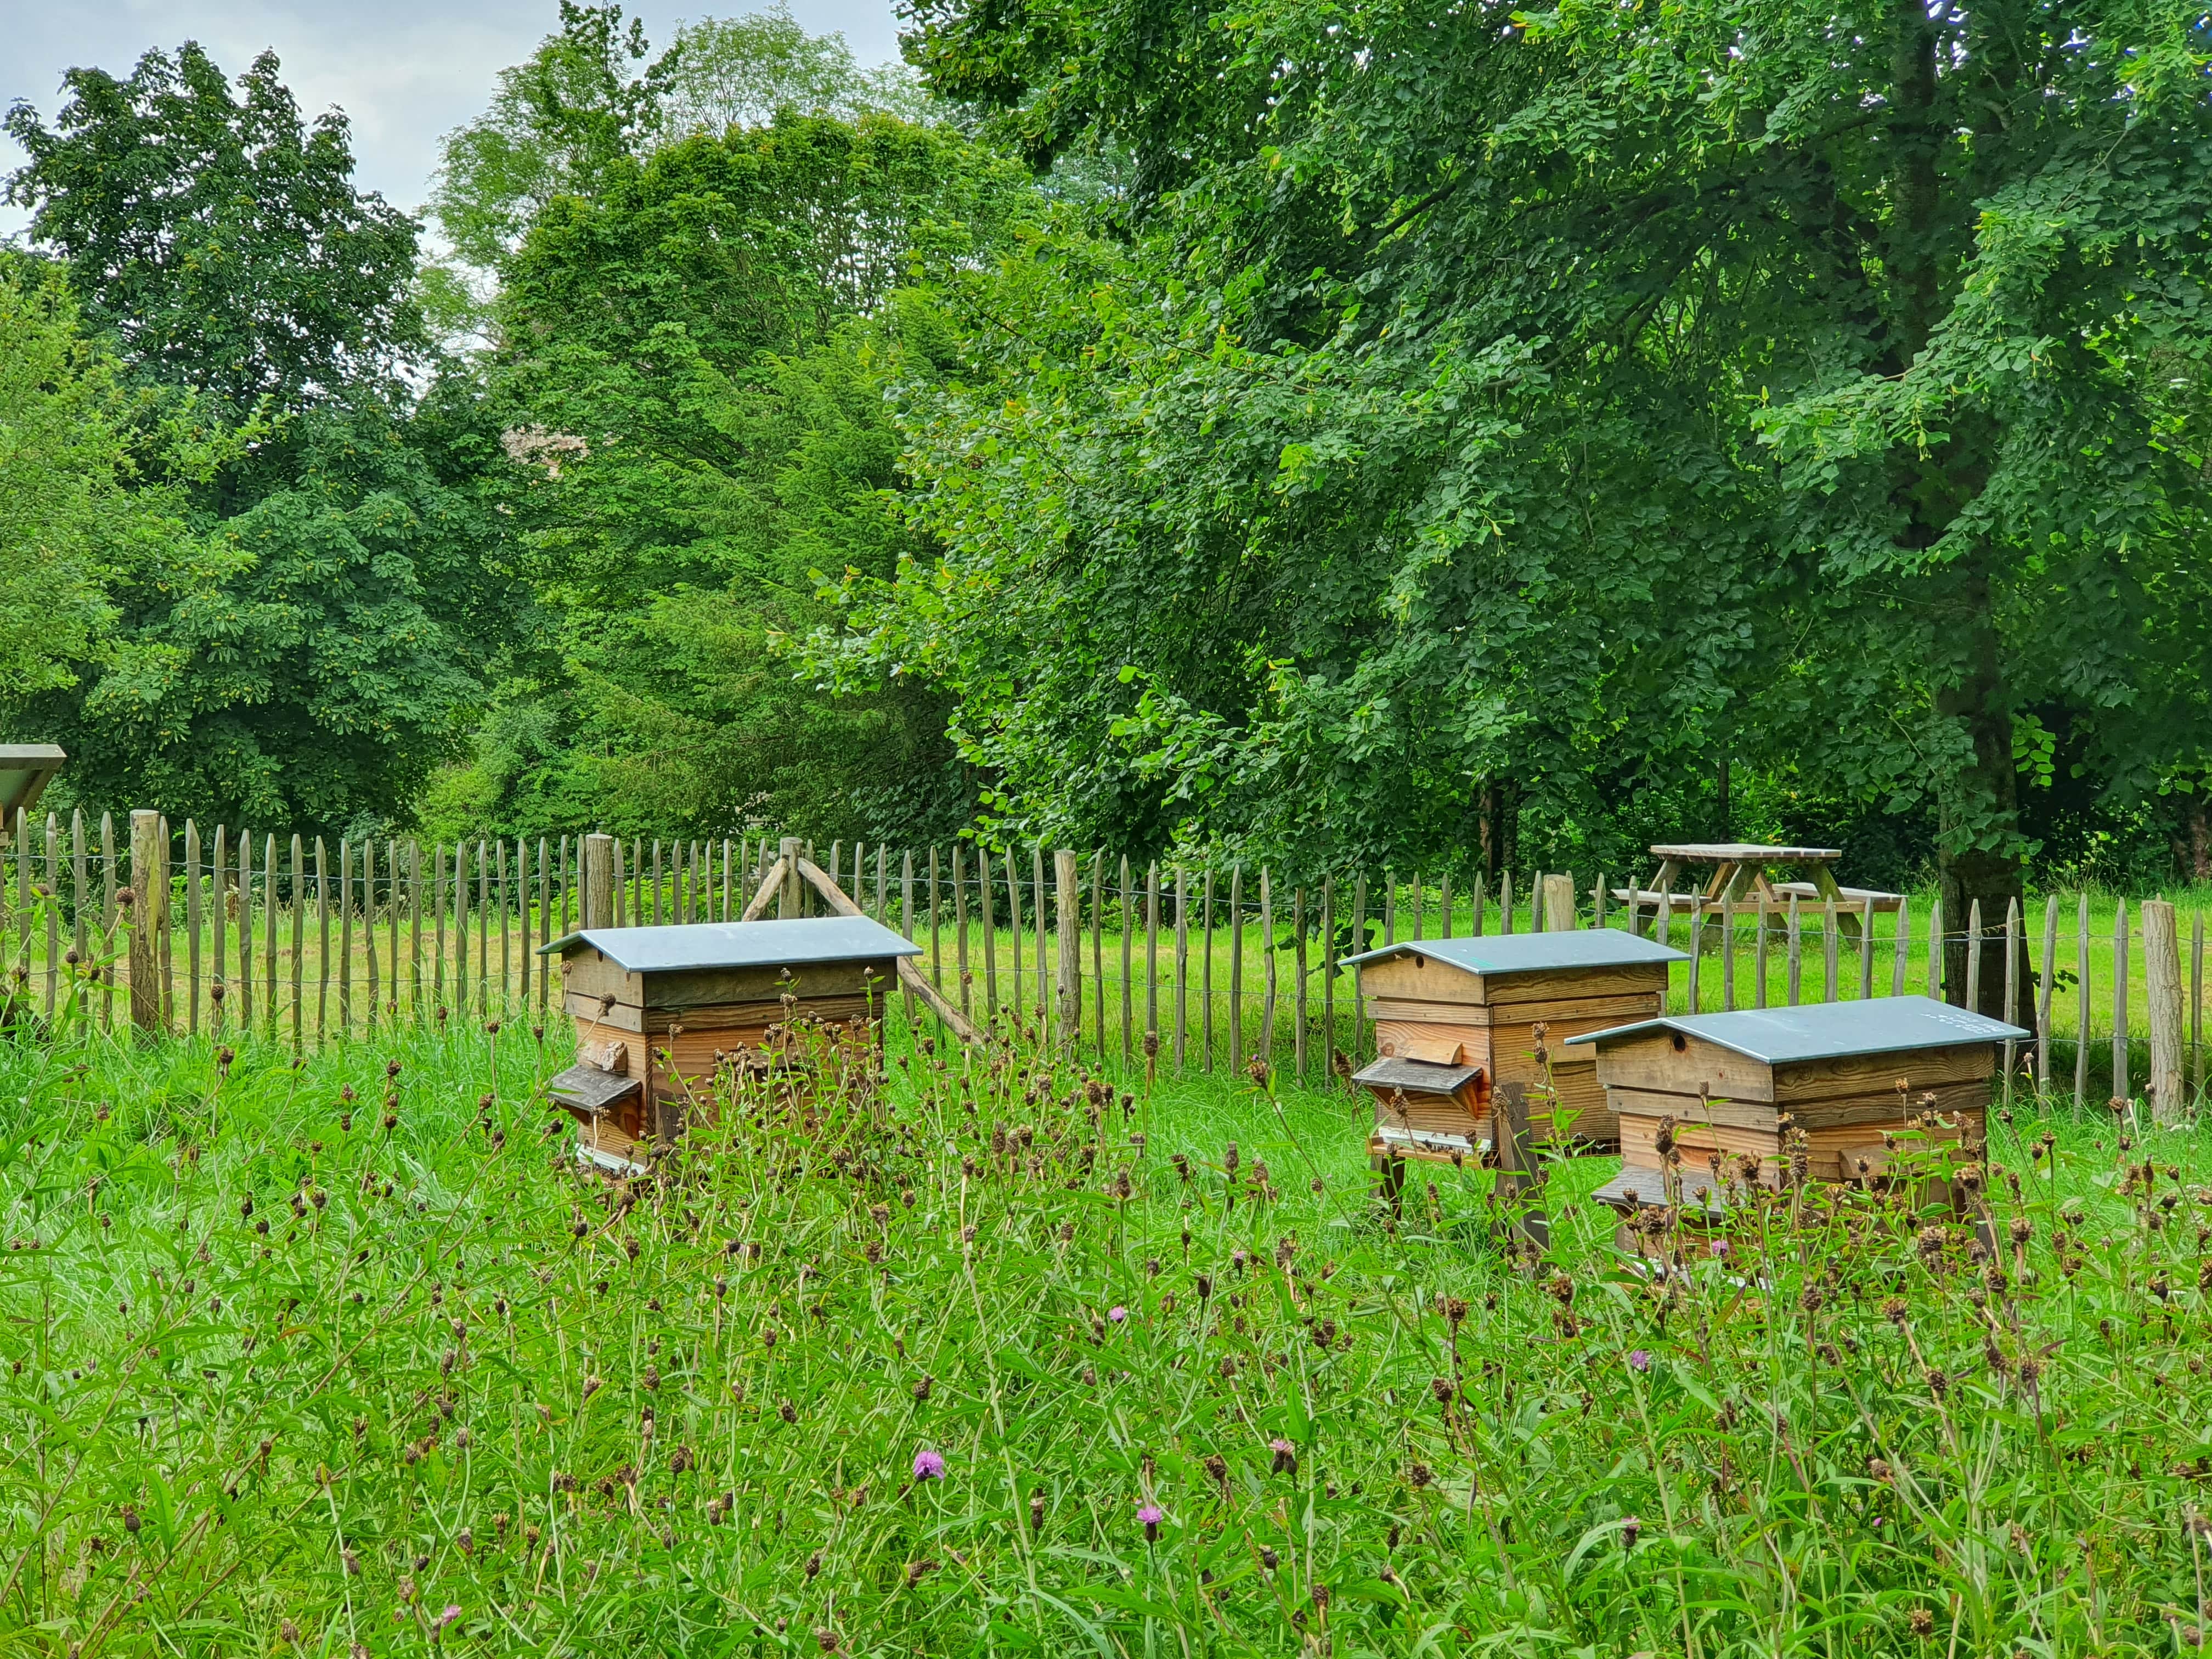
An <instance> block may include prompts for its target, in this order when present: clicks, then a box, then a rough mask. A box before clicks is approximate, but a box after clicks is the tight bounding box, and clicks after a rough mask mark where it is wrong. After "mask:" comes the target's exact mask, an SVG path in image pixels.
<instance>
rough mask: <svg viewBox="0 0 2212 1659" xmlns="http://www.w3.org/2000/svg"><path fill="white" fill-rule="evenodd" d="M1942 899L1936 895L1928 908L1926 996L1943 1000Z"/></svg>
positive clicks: (1939, 895)
mask: <svg viewBox="0 0 2212 1659" xmlns="http://www.w3.org/2000/svg"><path fill="white" fill-rule="evenodd" d="M1943 955H1944V952H1943V899H1942V895H1941V894H1938V895H1937V896H1936V899H1935V900H1934V902H1931V903H1930V904H1929V907H1928V977H1927V986H1928V994H1929V996H1931V997H1933V998H1935V999H1936V1000H1937V1001H1939V1002H1941V1001H1942V1000H1944V987H1945V983H1946V981H1945V980H1944V976H1943V975H1944V961H1943Z"/></svg>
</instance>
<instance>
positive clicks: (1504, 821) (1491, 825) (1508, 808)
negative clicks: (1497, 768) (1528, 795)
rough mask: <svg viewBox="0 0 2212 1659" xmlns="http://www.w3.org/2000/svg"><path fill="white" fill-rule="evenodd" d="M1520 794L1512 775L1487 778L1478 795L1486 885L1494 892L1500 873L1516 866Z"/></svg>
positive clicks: (1476, 825)
mask: <svg viewBox="0 0 2212 1659" xmlns="http://www.w3.org/2000/svg"><path fill="white" fill-rule="evenodd" d="M1518 794H1519V792H1518V791H1517V790H1516V788H1515V787H1514V785H1513V781H1512V780H1511V779H1510V778H1497V777H1491V778H1485V779H1484V780H1483V781H1482V789H1481V792H1480V794H1479V795H1478V796H1477V797H1476V800H1475V809H1474V811H1475V823H1474V832H1475V840H1476V842H1477V844H1478V845H1479V847H1480V851H1481V854H1482V880H1483V884H1484V886H1485V887H1486V888H1488V889H1489V890H1491V891H1492V892H1495V891H1497V890H1498V872H1499V871H1501V870H1510V869H1511V868H1512V867H1513V853H1514V848H1513V842H1514V840H1515V835H1514V830H1515V828H1516V820H1517V819H1518V817H1520V813H1519V811H1518V810H1517V808H1518V799H1517V797H1518Z"/></svg>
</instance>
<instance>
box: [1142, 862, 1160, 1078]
mask: <svg viewBox="0 0 2212 1659" xmlns="http://www.w3.org/2000/svg"><path fill="white" fill-rule="evenodd" d="M1159 1052H1160V866H1159V860H1157V859H1155V860H1153V861H1152V864H1151V865H1150V866H1147V867H1146V871H1145V1058H1146V1060H1157V1059H1158V1058H1159Z"/></svg>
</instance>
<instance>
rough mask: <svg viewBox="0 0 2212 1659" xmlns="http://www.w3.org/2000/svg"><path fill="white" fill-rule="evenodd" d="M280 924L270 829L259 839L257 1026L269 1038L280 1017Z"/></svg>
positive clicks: (281, 922) (273, 847) (281, 920)
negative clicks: (260, 989)
mask: <svg viewBox="0 0 2212 1659" xmlns="http://www.w3.org/2000/svg"><path fill="white" fill-rule="evenodd" d="M281 925H283V911H281V909H279V907H276V836H274V832H270V834H265V836H264V838H261V987H264V998H261V1029H264V1030H265V1033H268V1036H270V1040H274V1037H276V1022H279V1020H281V1018H283V1006H281V1005H283V988H281V987H279V982H276V957H279V938H276V929H279V927H281Z"/></svg>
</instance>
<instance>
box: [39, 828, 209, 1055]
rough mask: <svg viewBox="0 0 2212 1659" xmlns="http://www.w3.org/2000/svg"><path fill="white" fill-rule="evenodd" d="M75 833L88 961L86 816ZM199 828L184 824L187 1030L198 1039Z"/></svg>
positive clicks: (80, 946) (80, 935)
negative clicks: (86, 929) (85, 872)
mask: <svg viewBox="0 0 2212 1659" xmlns="http://www.w3.org/2000/svg"><path fill="white" fill-rule="evenodd" d="M75 829H76V833H75V834H74V835H73V836H71V837H70V840H71V843H72V850H73V851H74V853H75V854H76V939H77V960H78V961H79V962H80V963H82V962H83V961H84V960H85V953H84V897H85V893H84V814H83V813H82V812H79V813H78V814H77V815H76V823H75ZM200 913H201V901H200V827H199V825H198V824H197V823H195V822H193V821H192V820H191V818H186V819H185V1033H186V1034H187V1035H188V1036H198V1035H199V1030H200Z"/></svg>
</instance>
